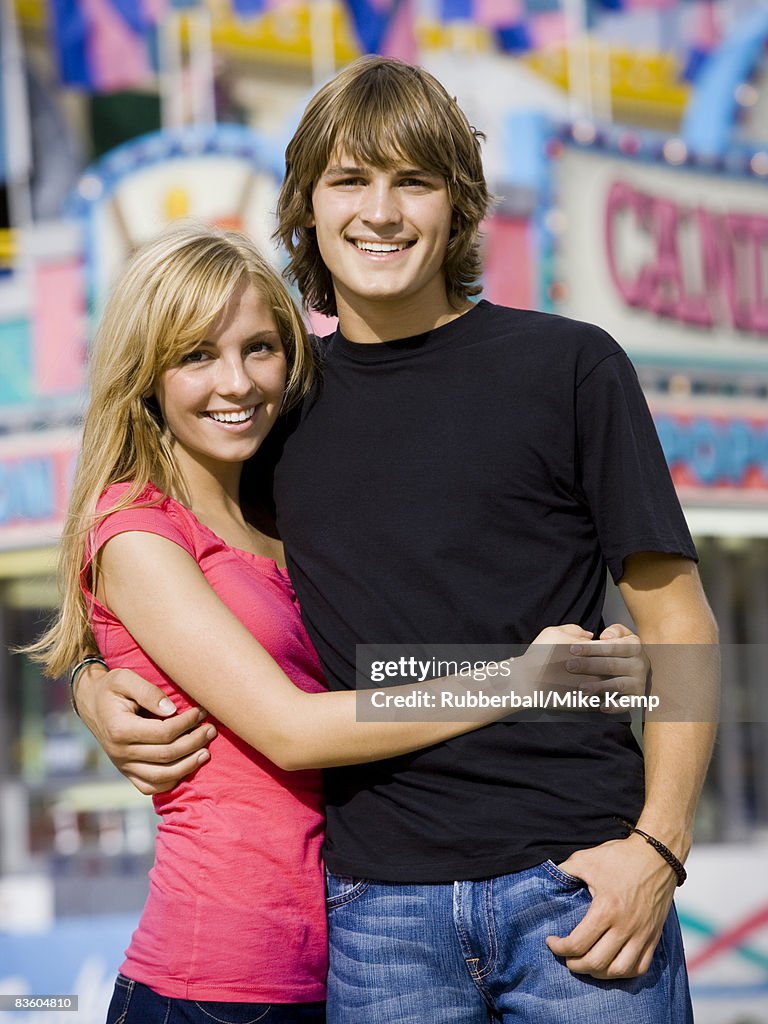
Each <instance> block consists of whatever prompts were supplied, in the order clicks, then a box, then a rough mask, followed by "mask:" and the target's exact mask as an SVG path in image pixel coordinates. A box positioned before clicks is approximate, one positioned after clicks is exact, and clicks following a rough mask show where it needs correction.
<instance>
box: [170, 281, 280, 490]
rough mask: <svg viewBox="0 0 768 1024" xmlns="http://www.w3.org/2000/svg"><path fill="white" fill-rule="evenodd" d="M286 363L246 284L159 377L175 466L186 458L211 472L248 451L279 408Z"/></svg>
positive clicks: (268, 315)
mask: <svg viewBox="0 0 768 1024" xmlns="http://www.w3.org/2000/svg"><path fill="white" fill-rule="evenodd" d="M286 368H287V364H286V354H285V349H284V348H283V344H282V341H281V340H280V335H279V334H278V330H277V324H276V322H275V318H274V314H273V312H272V309H271V308H270V306H269V304H268V303H267V301H266V300H265V299H264V297H263V295H262V294H261V292H259V291H258V289H257V288H256V287H255V286H254V285H253V284H250V283H249V284H248V285H247V286H243V287H242V288H241V289H240V290H239V291H238V292H237V293H236V294H235V295H234V296H233V297H232V299H231V300H230V302H229V303H228V304H227V306H226V307H225V309H224V311H223V313H222V315H221V317H219V319H218V320H217V321H216V322H215V323H214V325H213V327H212V329H211V330H210V331H209V333H208V335H207V337H206V338H204V339H202V340H201V341H200V343H199V344H198V345H196V346H195V348H194V349H193V350H192V351H190V352H188V353H187V354H186V355H185V356H184V357H183V359H182V360H181V361H180V362H179V364H178V365H176V366H173V367H171V368H170V369H169V370H166V371H165V373H163V375H162V377H161V378H160V381H159V383H158V386H157V389H156V397H157V400H158V402H159V405H160V409H161V411H162V414H163V418H164V420H165V422H166V424H167V426H168V429H169V430H170V432H171V434H172V435H173V438H174V451H175V453H176V456H177V458H178V459H179V463H180V465H181V468H182V469H184V467H185V465H188V464H189V460H191V461H193V462H195V463H197V464H199V465H202V466H205V467H206V468H208V469H210V470H212V471H214V472H215V471H216V469H217V467H219V468H221V467H222V466H224V465H225V464H232V463H240V462H243V461H245V459H248V458H250V456H251V455H253V453H254V452H255V451H256V450H257V449H258V447H259V445H260V444H261V442H262V441H263V440H264V438H265V437H266V435H267V434H268V433H269V431H270V430H271V428H272V426H273V424H274V423H275V420H276V419H277V416H278V414H279V412H280V404H281V402H282V398H283V391H284V389H285V379H286Z"/></svg>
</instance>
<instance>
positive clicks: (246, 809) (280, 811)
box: [81, 484, 327, 1003]
mask: <svg viewBox="0 0 768 1024" xmlns="http://www.w3.org/2000/svg"><path fill="white" fill-rule="evenodd" d="M127 489H128V484H116V485H113V486H111V487H109V488H107V490H106V491H105V492H104V494H103V495H102V497H101V499H100V501H99V510H100V511H103V510H104V509H105V508H110V507H113V506H114V505H115V504H117V502H118V500H119V499H120V498H121V497H122V496H123V495H124V494H125V492H126V490H127ZM144 501H157V502H158V504H156V505H154V506H153V507H151V508H137V507H135V506H131V507H130V508H128V509H125V510H124V511H119V512H115V513H113V514H112V515H110V516H108V517H107V518H106V519H104V520H102V521H101V522H100V523H99V524H98V525H97V526H96V527H95V528H94V530H93V531H92V534H91V550H90V556H89V560H90V558H91V557H92V556H93V554H94V553H95V552H96V551H98V549H99V548H100V547H101V546H102V545H104V544H105V543H106V542H107V541H108V540H109V539H110V538H111V537H114V536H115V535H116V534H118V533H125V532H127V531H133V530H138V531H141V532H144V533H154V534H159V535H160V536H162V537H167V538H168V539H169V540H171V541H173V542H174V543H175V544H178V545H179V547H181V548H183V549H184V550H185V551H188V552H189V553H190V555H192V557H193V558H194V559H195V561H196V562H197V563H198V565H199V566H200V568H201V569H202V571H203V573H204V574H205V577H206V579H207V580H208V582H209V583H210V585H211V586H212V587H213V589H214V590H215V591H216V593H217V594H218V595H219V597H220V598H221V600H222V601H223V602H224V604H225V605H227V607H228V608H229V609H230V610H231V611H232V612H233V613H234V614H235V615H236V616H237V617H238V619H239V620H240V621H241V622H242V623H243V625H245V626H246V627H247V629H248V630H249V631H250V632H251V633H252V634H253V636H254V637H255V638H256V639H257V640H258V641H259V643H260V644H262V646H263V647H264V648H265V649H266V650H267V651H268V652H269V653H270V654H271V655H272V657H273V658H274V659H275V661H276V662H277V664H278V665H279V666H280V667H281V668H282V669H283V671H284V672H285V673H286V674H287V675H288V676H289V678H290V679H292V680H293V682H294V683H295V684H296V686H298V687H300V688H301V689H302V690H306V691H311V692H317V691H320V690H323V689H324V685H323V681H322V680H323V671H322V668H321V665H320V661H319V660H318V657H317V655H316V653H315V651H314V649H313V647H312V645H311V644H310V641H309V638H308V637H307V635H306V633H305V631H304V627H303V626H302V623H301V619H300V618H299V611H298V604H297V599H296V595H295V594H294V592H293V587H292V586H291V583H290V580H289V579H288V575H287V573H286V571H285V570H282V569H279V568H278V567H277V565H276V564H275V562H274V561H273V560H272V559H269V558H263V557H259V556H257V555H253V554H251V553H250V552H247V551H240V550H239V549H237V548H232V547H229V546H228V545H227V544H225V543H224V541H222V540H221V539H220V538H219V537H217V536H216V535H215V534H214V533H213V532H212V531H211V530H209V529H208V528H207V527H206V526H204V525H203V524H202V523H200V522H199V521H198V520H197V519H196V518H195V517H194V516H193V515H192V513H191V512H190V511H189V510H188V509H186V508H184V506H183V505H180V504H179V503H178V502H177V501H174V500H173V499H172V498H169V497H164V496H163V495H162V494H161V492H160V491H158V490H157V488H155V487H154V486H150V487H148V488H147V489H146V490H145V491H144V492H143V493H142V494H141V496H140V498H139V499H138V501H137V504H139V503H141V502H144ZM89 577H90V572H89V571H88V566H87V565H86V567H85V569H84V570H83V573H82V575H81V585H82V587H83V590H84V592H85V593H86V595H87V596H88V599H89V607H90V614H91V621H92V624H93V631H94V635H95V637H96V642H97V643H98V646H99V650H100V651H101V653H102V654H103V655H104V657H105V658H106V660H107V662H108V663H109V665H110V666H111V667H113V668H116V667H121V668H130V669H133V670H134V671H135V672H138V673H139V674H140V675H142V676H143V677H144V678H145V679H147V680H149V681H150V682H152V683H154V684H156V685H157V686H159V687H160V688H161V689H163V690H164V691H165V692H166V693H167V694H168V695H169V696H170V697H171V698H172V700H173V702H174V704H175V705H176V707H177V708H178V709H179V710H180V711H183V710H185V709H186V708H188V707H190V706H191V705H192V704H193V703H194V702H193V701H191V699H190V698H189V697H188V696H187V694H186V693H185V692H184V691H183V690H182V689H181V688H180V687H179V686H177V685H176V683H174V682H173V680H172V679H170V678H169V677H168V676H167V675H165V674H164V673H163V672H162V671H161V670H160V669H159V668H158V666H157V665H155V664H154V662H152V661H151V660H150V658H149V657H148V656H147V655H146V654H145V653H144V651H143V650H142V649H141V648H140V647H139V645H138V644H137V643H136V641H135V640H134V639H133V637H132V636H131V635H130V633H129V632H128V631H127V629H125V627H124V626H123V625H122V623H121V622H120V621H119V620H118V619H117V618H115V616H114V615H112V614H111V613H110V612H109V611H108V610H107V609H106V608H105V607H104V606H103V605H101V604H99V602H98V601H96V600H95V598H93V596H92V595H91V594H90V592H89V589H88V588H89V585H90V579H89ZM151 585H152V581H151V579H150V580H147V586H151ZM172 613H173V614H176V615H183V614H184V595H182V594H180V595H179V603H178V607H177V608H175V609H173V610H172ZM253 685H254V686H257V685H258V680H257V679H254V682H253ZM212 720H213V721H214V722H215V725H216V728H217V729H218V736H217V737H216V739H215V740H213V742H212V743H211V745H210V751H211V759H210V761H209V762H208V763H207V764H205V765H203V766H202V767H201V768H199V769H198V770H197V771H196V772H194V774H192V775H191V776H188V777H187V778H186V779H184V781H183V782H181V783H179V785H178V786H176V788H175V789H173V790H172V791H171V792H170V793H164V794H162V795H160V796H156V797H154V804H155V810H156V811H157V813H158V814H159V815H160V818H161V820H160V823H159V825H158V830H157V848H156V856H155V865H154V867H153V868H152V871H151V872H150V876H149V878H150V888H149V896H148V898H147V903H146V905H145V907H144V912H143V914H142V916H141V920H140V922H139V926H138V928H137V929H136V931H135V932H134V934H133V937H132V939H131V944H130V946H129V948H128V950H127V952H126V959H125V962H124V963H123V965H122V967H121V968H120V970H121V972H122V973H123V974H125V975H126V976H127V977H129V978H133V979H134V980H136V981H139V982H142V983H143V984H145V985H149V986H150V987H151V988H152V989H154V990H155V991H156V992H158V993H159V994H160V995H164V996H172V997H176V998H181V999H200V1000H215V1001H222V1002H227V1001H229V1002H264V1003H271V1002H275V1003H280V1002H283V1003H291V1002H311V1001H314V1000H320V999H324V998H325V976H326V968H327V940H326V925H325V901H324V883H323V876H322V862H321V856H320V847H321V844H322V840H323V826H324V818H323V799H322V786H321V773H320V772H319V771H315V770H311V771H297V772H287V771H283V770H282V769H280V768H278V767H277V766H276V765H274V764H272V762H271V761H268V760H267V759H266V758H265V757H262V755H261V754H259V753H258V752H257V751H255V750H253V749H252V748H251V747H249V746H248V745H247V744H246V743H245V742H243V741H242V740H241V739H239V738H238V737H237V736H235V734H234V733H233V732H231V731H230V730H229V729H227V728H226V727H225V726H223V725H222V724H221V723H220V722H218V721H216V720H215V719H212Z"/></svg>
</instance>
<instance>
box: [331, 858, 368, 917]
mask: <svg viewBox="0 0 768 1024" xmlns="http://www.w3.org/2000/svg"><path fill="white" fill-rule="evenodd" d="M370 884H371V883H370V881H369V879H367V878H352V877H351V876H350V875H334V874H333V872H332V871H329V870H328V869H327V868H326V869H325V908H326V910H335V909H336V907H341V906H344V905H345V904H347V903H352V902H353V901H354V900H356V899H358V898H359V897H360V896H362V895H363V893H364V892H365V891H366V889H367V888H368V886H369V885H370Z"/></svg>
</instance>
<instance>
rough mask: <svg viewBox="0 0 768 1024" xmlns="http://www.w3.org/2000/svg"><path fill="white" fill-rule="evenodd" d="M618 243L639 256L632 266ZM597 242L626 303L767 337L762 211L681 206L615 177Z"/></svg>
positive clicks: (766, 241) (766, 239)
mask: <svg viewBox="0 0 768 1024" xmlns="http://www.w3.org/2000/svg"><path fill="white" fill-rule="evenodd" d="M622 241H623V242H624V243H626V242H627V241H630V242H631V243H634V248H635V251H636V252H640V251H642V252H643V254H644V255H643V257H642V258H641V259H636V260H635V265H634V266H631V267H630V266H627V263H628V261H629V260H630V257H629V254H628V252H627V251H626V250H627V249H628V248H629V247H628V246H627V245H626V244H624V245H623V246H622ZM605 245H606V254H607V257H608V267H609V270H610V274H611V278H612V280H613V283H614V285H615V286H616V288H617V290H618V292H619V294H620V295H621V296H622V298H623V299H624V301H625V302H626V303H627V305H629V306H633V307H635V308H638V309H645V310H647V311H648V312H650V313H655V314H656V315H657V316H663V317H668V318H670V319H672V320H678V321H680V322H681V323H686V324H693V325H695V326H697V327H712V326H714V325H715V324H718V325H725V326H727V325H730V326H732V327H734V328H736V329H737V330H739V331H750V332H752V333H756V334H765V335H768V216H760V215H758V214H747V213H719V212H715V211H712V210H707V209H705V208H703V207H701V206H695V207H694V206H685V205H683V204H681V203H676V202H673V201H671V200H669V199H662V198H659V197H657V196H653V195H649V194H648V193H646V192H641V191H639V190H638V189H635V188H633V187H632V186H631V185H629V184H627V183H626V182H622V181H615V182H614V183H613V184H612V185H611V187H610V190H609V192H608V198H607V201H606V207H605Z"/></svg>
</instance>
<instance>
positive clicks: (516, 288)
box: [483, 214, 537, 309]
mask: <svg viewBox="0 0 768 1024" xmlns="http://www.w3.org/2000/svg"><path fill="white" fill-rule="evenodd" d="M483 235H484V238H485V267H486V270H485V275H484V277H483V286H484V287H483V294H484V296H485V298H487V299H489V300H490V301H491V302H498V303H499V304H500V305H502V306H514V307H516V308H517V309H532V308H533V307H534V306H535V305H536V304H537V295H536V285H535V282H534V265H535V259H534V253H533V251H532V249H533V238H532V232H531V226H530V224H529V222H528V221H527V220H523V219H520V218H515V217H505V216H502V215H499V214H497V215H496V216H495V217H492V218H491V219H490V220H488V221H486V222H485V223H484V225H483Z"/></svg>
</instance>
